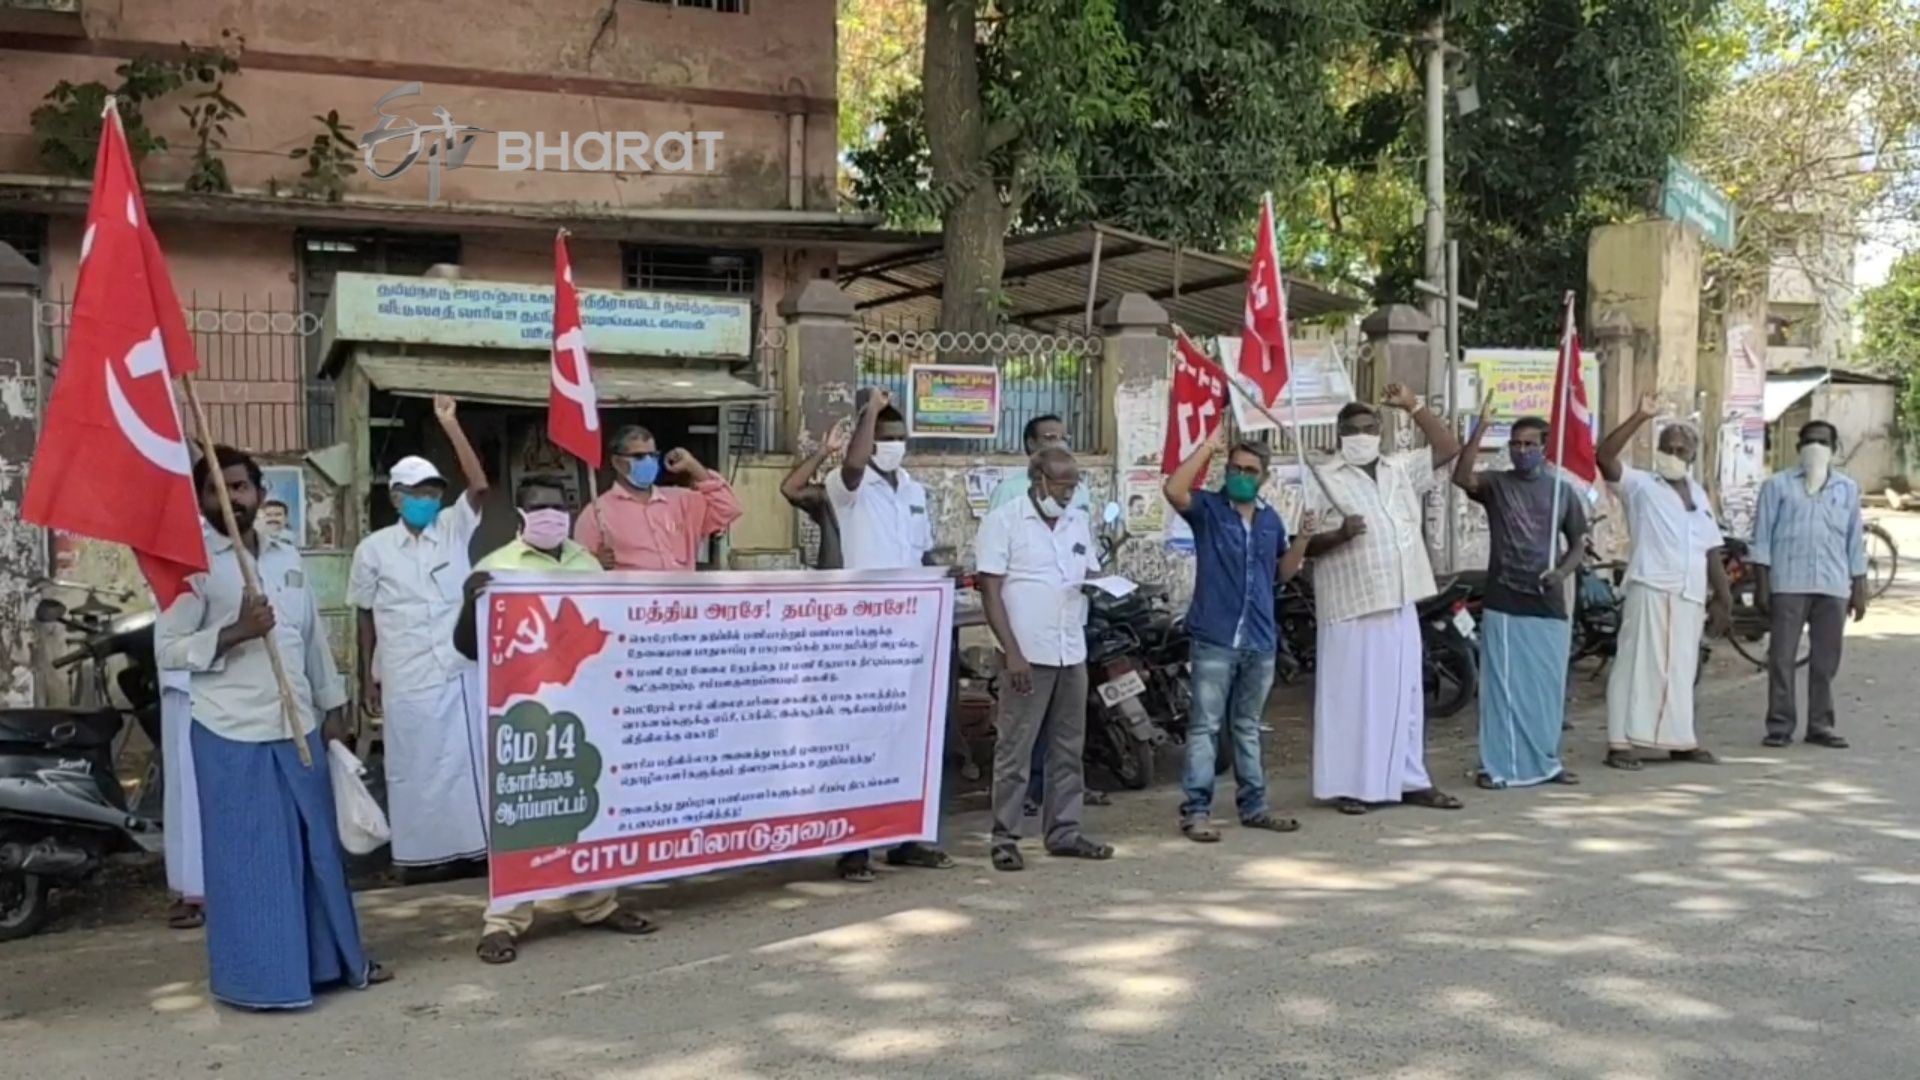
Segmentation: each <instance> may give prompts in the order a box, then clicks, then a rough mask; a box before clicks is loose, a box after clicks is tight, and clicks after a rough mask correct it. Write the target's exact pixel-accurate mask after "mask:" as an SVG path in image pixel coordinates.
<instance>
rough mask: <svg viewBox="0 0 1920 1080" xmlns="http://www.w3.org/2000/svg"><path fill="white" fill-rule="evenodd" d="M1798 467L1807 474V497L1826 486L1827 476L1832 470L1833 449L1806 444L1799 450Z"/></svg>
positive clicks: (1821, 444)
mask: <svg viewBox="0 0 1920 1080" xmlns="http://www.w3.org/2000/svg"><path fill="white" fill-rule="evenodd" d="M1800 467H1801V468H1802V469H1804V470H1806V473H1807V493H1808V494H1809V495H1811V494H1813V493H1814V492H1816V491H1819V490H1820V489H1821V488H1823V487H1825V486H1826V484H1827V474H1828V473H1829V472H1831V471H1832V469H1833V447H1831V446H1827V445H1826V444H1824V443H1808V444H1807V445H1805V446H1803V447H1801V448H1800Z"/></svg>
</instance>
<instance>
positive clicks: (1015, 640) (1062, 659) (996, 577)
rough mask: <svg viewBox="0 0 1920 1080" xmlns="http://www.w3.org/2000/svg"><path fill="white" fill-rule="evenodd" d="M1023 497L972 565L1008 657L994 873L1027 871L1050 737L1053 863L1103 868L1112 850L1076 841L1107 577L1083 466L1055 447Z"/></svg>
mask: <svg viewBox="0 0 1920 1080" xmlns="http://www.w3.org/2000/svg"><path fill="white" fill-rule="evenodd" d="M1027 485H1028V486H1027V497H1026V498H1025V499H1022V500H1021V501H1019V502H1017V503H1009V504H1007V505H1005V506H1002V507H1001V508H999V509H998V510H994V511H991V512H990V513H988V514H987V516H986V519H985V520H983V521H982V522H981V523H980V534H979V536H978V537H977V538H976V539H975V567H976V568H977V569H978V570H979V572H980V578H979V580H980V593H981V597H982V599H983V600H984V601H985V606H986V616H987V625H988V626H990V627H992V629H993V636H994V637H995V638H996V639H998V640H999V642H1000V647H1001V649H1002V650H1003V651H1004V652H1005V654H1006V658H1007V659H1006V668H1005V673H1006V681H1007V686H1006V689H1005V690H1004V691H1003V692H1002V693H1001V695H1000V710H999V716H998V717H997V718H996V725H995V726H996V728H997V729H998V730H997V734H996V737H995V739H994V750H993V867H994V869H996V870H1008V871H1012V870H1021V869H1024V868H1025V866H1026V862H1025V860H1023V859H1022V858H1021V857H1020V848H1019V840H1020V827H1021V824H1020V823H1021V821H1022V820H1023V818H1024V817H1025V814H1024V812H1023V811H1024V807H1023V805H1022V804H1023V803H1024V801H1025V796H1026V793H1027V781H1028V776H1027V770H1028V769H1029V768H1031V765H1032V760H1033V748H1034V745H1035V744H1036V743H1037V742H1038V741H1039V739H1040V737H1041V735H1042V733H1043V732H1044V733H1045V734H1046V737H1047V738H1049V739H1050V740H1052V742H1053V746H1052V747H1051V750H1052V753H1051V755H1050V756H1049V758H1047V759H1043V760H1051V761H1052V762H1053V775H1052V776H1050V777H1048V778H1047V783H1046V785H1045V789H1044V790H1045V804H1044V806H1043V807H1042V808H1041V814H1040V825H1041V829H1042V830H1043V837H1044V840H1045V843H1046V849H1047V854H1049V855H1054V856H1059V857H1064V858H1073V859H1092V860H1095V861H1101V860H1105V859H1110V858H1112V857H1113V849H1112V848H1110V847H1108V846H1107V845H1105V844H1096V843H1094V842H1093V841H1091V840H1088V839H1087V838H1086V837H1085V836H1083V835H1081V833H1080V811H1081V807H1082V803H1083V796H1084V794H1085V791H1086V775H1085V768H1084V766H1083V764H1082V754H1083V751H1084V749H1085V742H1086V734H1087V634H1086V626H1087V597H1086V595H1085V594H1084V593H1082V592H1081V585H1082V584H1083V583H1084V582H1085V581H1086V579H1087V578H1088V577H1090V576H1094V575H1098V574H1099V573H1100V555H1099V552H1098V551H1096V550H1095V548H1094V543H1093V528H1092V524H1091V522H1089V521H1088V519H1087V514H1086V512H1085V511H1083V510H1077V509H1073V508H1071V506H1070V504H1071V503H1072V501H1073V493H1074V491H1075V490H1076V489H1077V488H1078V487H1079V486H1080V467H1079V465H1078V464H1076V463H1075V462H1074V460H1073V455H1072V454H1069V453H1067V451H1066V450H1065V449H1064V448H1063V447H1059V446H1049V447H1046V448H1044V449H1042V450H1040V451H1039V452H1038V453H1036V454H1034V455H1033V459H1032V460H1031V462H1029V464H1028V466H1027Z"/></svg>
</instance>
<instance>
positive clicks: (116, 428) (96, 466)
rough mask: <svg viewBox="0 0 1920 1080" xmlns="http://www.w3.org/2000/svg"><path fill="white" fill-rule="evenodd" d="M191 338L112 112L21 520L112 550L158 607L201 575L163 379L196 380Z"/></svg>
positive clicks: (194, 501) (201, 554)
mask: <svg viewBox="0 0 1920 1080" xmlns="http://www.w3.org/2000/svg"><path fill="white" fill-rule="evenodd" d="M198 367H199V364H198V362H197V361H196V360H195V359H194V355H193V338H192V337H191V336H190V335H189V334H188V333H187V322H186V316H185V314H184V312H183V311H182V310H181V308H180V298H179V296H178V295H176V294H175V293H174V291H173V281H172V279H171V278H169V277H168V276H167V266H166V261H165V260H164V259H163V258H162V257H161V255H160V242H159V241H158V240H157V239H155V237H154V234H153V226H152V224H151V223H150V222H149V221H148V220H147V207H146V202H145V200H143V199H142V198H141V196H140V181H139V178H138V177H137V176H136V175H135V174H134V170H133V157H132V155H131V154H129V153H128V151H127V137H126V133H125V132H124V131H123V130H122V129H121V127H120V114H119V113H118V112H117V111H116V110H115V109H114V107H113V105H112V104H111V102H110V103H109V104H108V106H107V113H106V123H105V124H104V125H103V126H102V128H101V132H100V151H99V155H98V159H97V161H96V162H95V164H94V170H93V198H92V201H91V202H89V203H88V206H87V230H86V233H85V234H84V235H83V237H82V238H81V241H80V277H79V281H78V282H77V283H76V284H75V286H74V299H73V316H72V323H71V328H70V330H69V331H68V334H67V349H66V355H64V356H63V357H61V359H60V368H59V371H58V372H57V373H56V374H55V376H54V381H53V392H52V393H51V394H50V395H48V400H47V411H46V417H45V420H44V421H43V422H42V424H41V429H40V442H39V445H38V446H37V447H35V449H34V455H33V463H32V466H31V471H30V472H29V473H28V476H27V493H26V500H25V504H24V506H23V507H22V511H21V514H22V516H23V517H25V518H26V519H27V520H28V521H30V522H32V523H34V524H35V525H41V526H44V527H46V528H49V529H58V530H61V531H62V532H68V533H73V534H76V535H79V536H86V537H91V538H93V539H95V540H105V541H109V542H111V543H116V544H125V545H127V546H128V547H130V548H132V549H133V553H134V556H135V558H136V559H137V560H138V562H139V564H140V570H141V572H142V573H144V574H145V575H146V578H147V583H148V584H149V585H150V586H152V588H153V593H154V596H155V598H156V599H157V600H158V601H159V603H160V606H161V608H162V609H165V608H166V607H167V606H168V605H169V604H171V603H172V602H173V601H174V599H175V598H176V597H178V596H179V595H180V594H181V593H182V592H184V591H186V588H187V578H188V577H190V576H191V575H193V574H196V573H202V572H204V571H205V570H206V569H207V549H206V542H205V541H204V540H203V539H202V538H201V533H200V520H201V519H200V500H199V497H198V495H197V494H196V493H195V491H194V490H193V479H192V473H193V466H192V462H191V459H190V458H189V457H188V456H187V444H186V441H185V431H184V428H183V427H182V425H181V422H180V407H179V404H178V402H177V401H176V399H175V398H174V395H173V377H174V376H176V375H187V374H190V373H192V372H193V371H195V370H197V369H198Z"/></svg>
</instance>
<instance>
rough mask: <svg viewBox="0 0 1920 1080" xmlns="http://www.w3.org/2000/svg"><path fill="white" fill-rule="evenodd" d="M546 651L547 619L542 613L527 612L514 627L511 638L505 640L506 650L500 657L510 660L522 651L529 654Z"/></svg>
mask: <svg viewBox="0 0 1920 1080" xmlns="http://www.w3.org/2000/svg"><path fill="white" fill-rule="evenodd" d="M546 651H547V620H546V617H545V616H544V615H543V614H541V613H539V612H533V613H530V614H528V615H527V617H526V618H524V619H522V620H520V625H519V626H518V627H517V628H515V630H514V632H513V640H512V641H509V642H507V651H506V653H505V655H503V656H502V657H501V659H503V660H510V659H512V658H513V657H515V656H519V655H521V654H523V653H524V654H530V653H539V652H546Z"/></svg>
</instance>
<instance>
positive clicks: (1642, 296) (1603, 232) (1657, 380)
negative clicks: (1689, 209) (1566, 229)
mask: <svg viewBox="0 0 1920 1080" xmlns="http://www.w3.org/2000/svg"><path fill="white" fill-rule="evenodd" d="M1700 266H1701V252H1700V236H1699V234H1698V233H1697V232H1696V231H1694V230H1692V229H1690V228H1687V227H1686V226H1683V225H1680V224H1679V223H1677V222H1672V221H1635V222H1630V223H1628V224H1624V225H1603V226H1601V227H1600V228H1598V229H1595V230H1594V231H1593V235H1592V237H1591V238H1590V239H1589V240H1588V243H1587V284H1588V293H1587V295H1588V305H1589V306H1588V310H1587V320H1588V325H1594V324H1596V323H1597V322H1598V321H1599V318H1600V316H1601V315H1602V314H1603V313H1604V312H1606V311H1608V310H1614V311H1618V312H1619V313H1620V314H1621V315H1622V316H1623V317H1625V318H1626V319H1627V320H1628V321H1629V322H1631V323H1632V324H1633V327H1634V330H1635V344H1634V376H1635V377H1634V386H1635V388H1636V393H1635V395H1634V397H1630V398H1628V399H1627V404H1626V408H1627V409H1628V410H1631V409H1632V408H1633V407H1634V402H1635V399H1636V398H1637V397H1638V394H1639V393H1641V392H1646V391H1648V390H1652V391H1654V392H1656V393H1658V394H1659V395H1660V397H1661V400H1662V402H1663V403H1664V404H1665V406H1666V408H1667V409H1668V410H1669V411H1670V412H1671V413H1672V414H1674V415H1675V416H1682V417H1690V416H1692V415H1693V414H1694V412H1696V411H1697V410H1698V408H1699V403H1698V400H1697V395H1696V390H1697V388H1698V385H1699V367H1700V363H1699V355H1700Z"/></svg>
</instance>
